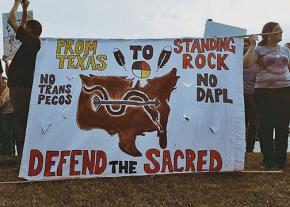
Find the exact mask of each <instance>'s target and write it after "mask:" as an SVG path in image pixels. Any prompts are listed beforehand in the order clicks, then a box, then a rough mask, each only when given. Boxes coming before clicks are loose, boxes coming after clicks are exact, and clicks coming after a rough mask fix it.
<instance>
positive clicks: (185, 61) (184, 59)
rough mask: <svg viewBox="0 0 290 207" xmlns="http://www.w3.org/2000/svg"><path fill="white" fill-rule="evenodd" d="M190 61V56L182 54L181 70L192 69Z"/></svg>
mask: <svg viewBox="0 0 290 207" xmlns="http://www.w3.org/2000/svg"><path fill="white" fill-rule="evenodd" d="M191 61H192V56H191V55H190V54H183V55H182V68H183V69H188V68H193V66H192V65H191V63H190V62H191Z"/></svg>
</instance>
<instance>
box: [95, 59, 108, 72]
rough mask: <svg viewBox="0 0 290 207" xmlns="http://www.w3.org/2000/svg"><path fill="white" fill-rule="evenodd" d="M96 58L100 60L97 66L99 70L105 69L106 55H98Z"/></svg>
mask: <svg viewBox="0 0 290 207" xmlns="http://www.w3.org/2000/svg"><path fill="white" fill-rule="evenodd" d="M97 60H98V61H99V62H100V64H98V66H97V69H98V70H99V71H103V70H105V69H106V67H107V63H106V62H105V61H106V60H107V56H106V55H98V56H97Z"/></svg>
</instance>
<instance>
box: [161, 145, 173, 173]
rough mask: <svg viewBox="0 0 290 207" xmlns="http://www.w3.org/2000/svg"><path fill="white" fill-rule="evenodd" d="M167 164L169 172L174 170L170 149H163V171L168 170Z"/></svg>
mask: <svg viewBox="0 0 290 207" xmlns="http://www.w3.org/2000/svg"><path fill="white" fill-rule="evenodd" d="M166 166H167V167H168V171H169V172H173V167H172V163H171V156H170V151H169V150H164V151H163V162H162V169H161V172H165V171H166Z"/></svg>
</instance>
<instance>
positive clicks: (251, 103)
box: [244, 94, 258, 152]
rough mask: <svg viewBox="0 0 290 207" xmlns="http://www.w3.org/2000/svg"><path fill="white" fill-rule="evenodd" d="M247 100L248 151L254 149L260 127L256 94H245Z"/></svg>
mask: <svg viewBox="0 0 290 207" xmlns="http://www.w3.org/2000/svg"><path fill="white" fill-rule="evenodd" d="M244 100H245V121H246V151H247V152H252V151H253V150H254V145H255V140H256V136H257V129H258V113H257V107H256V100H255V94H244Z"/></svg>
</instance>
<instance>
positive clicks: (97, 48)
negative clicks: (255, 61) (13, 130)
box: [19, 37, 245, 180]
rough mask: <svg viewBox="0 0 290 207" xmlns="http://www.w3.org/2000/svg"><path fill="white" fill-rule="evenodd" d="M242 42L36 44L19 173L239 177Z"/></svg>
mask: <svg viewBox="0 0 290 207" xmlns="http://www.w3.org/2000/svg"><path fill="white" fill-rule="evenodd" d="M244 133H245V129H244V110H243V82H242V42H241V40H240V39H234V38H231V37H229V38H216V39H195V38H178V39H160V40H150V39H148V40H102V39H98V40H97V39H43V40H42V45H41V50H40V52H39V53H38V56H37V63H36V70H35V74H34V83H33V91H32V97H31V102H30V111H29V118H28V126H27V131H26V140H25V146H24V152H23V157H22V163H21V169H20V174H19V176H20V177H22V178H26V179H29V180H45V179H65V178H79V177H81V178H87V177H118V176H135V175H151V174H170V173H188V172H224V171H241V170H243V168H244V152H245V150H244V149H245V140H244V137H245V134H244Z"/></svg>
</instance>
